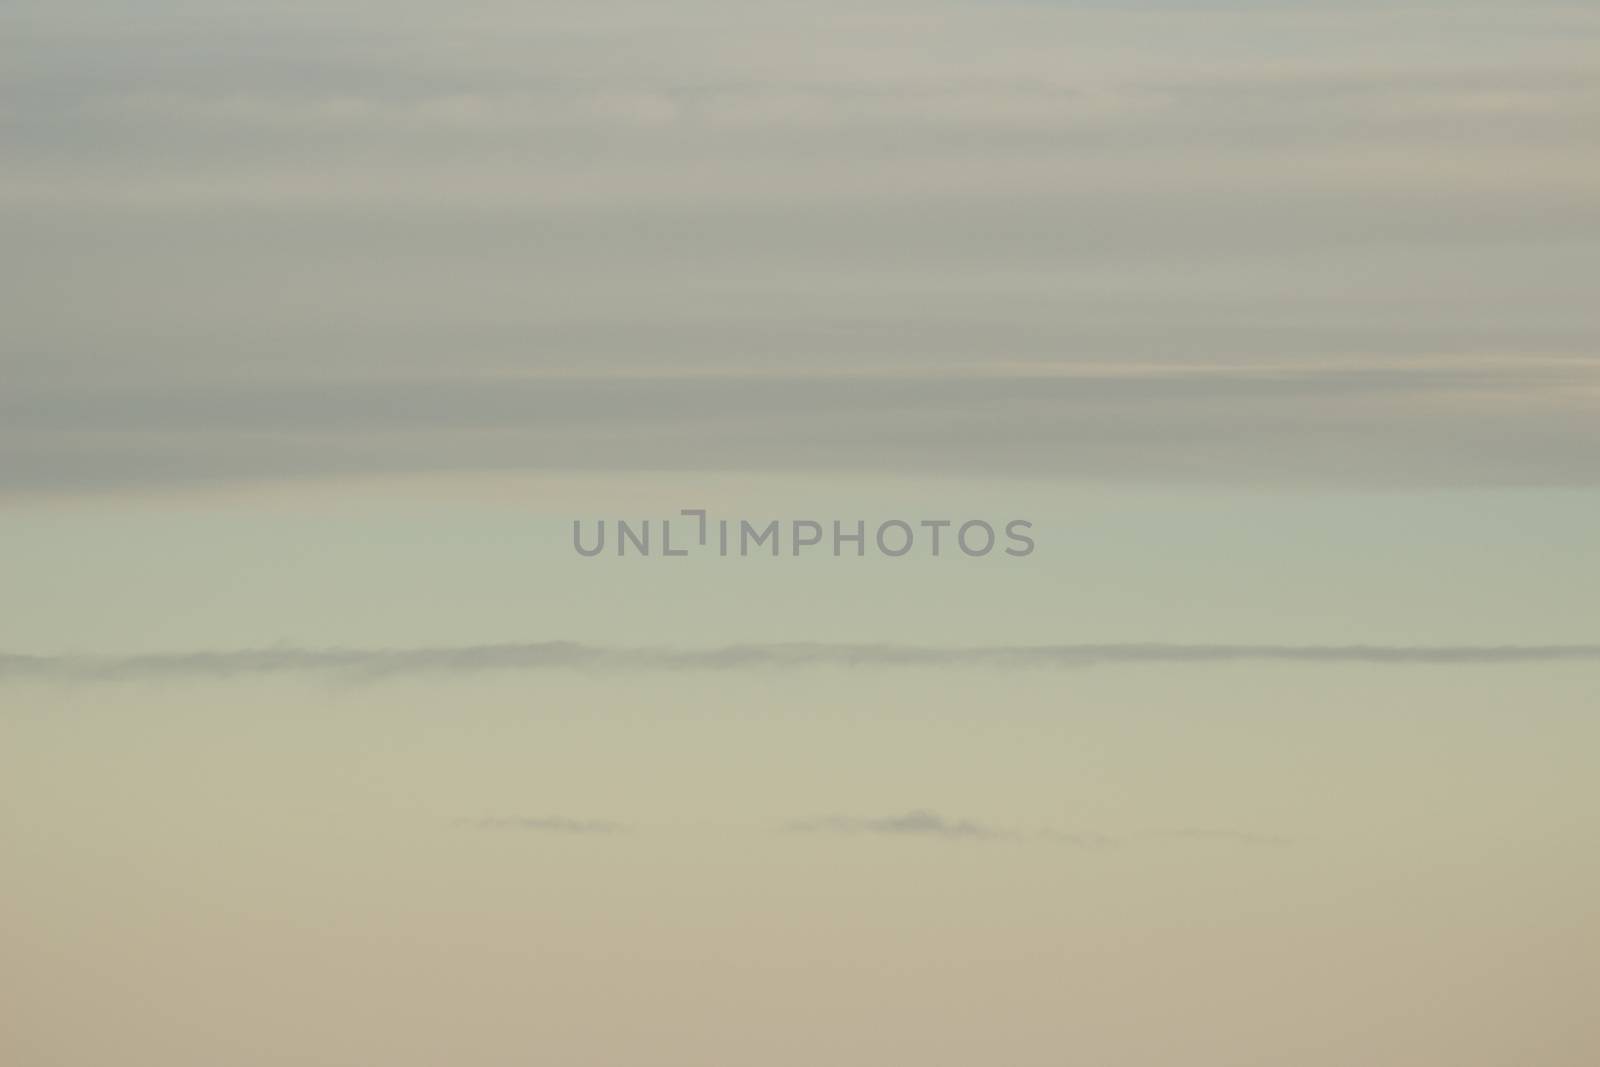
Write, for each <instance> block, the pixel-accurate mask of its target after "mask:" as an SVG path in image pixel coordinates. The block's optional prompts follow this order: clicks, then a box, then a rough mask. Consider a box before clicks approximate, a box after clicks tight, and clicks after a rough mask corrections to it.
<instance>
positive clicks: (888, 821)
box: [785, 809, 1006, 840]
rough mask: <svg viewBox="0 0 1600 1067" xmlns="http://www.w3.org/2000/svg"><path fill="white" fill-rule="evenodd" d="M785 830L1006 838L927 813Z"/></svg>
mask: <svg viewBox="0 0 1600 1067" xmlns="http://www.w3.org/2000/svg"><path fill="white" fill-rule="evenodd" d="M785 829H787V830H790V831H792V832H796V833H830V834H882V835H886V836H891V837H939V838H951V839H966V840H989V839H993V838H998V837H1004V836H1006V835H1005V834H1004V833H1003V832H1002V831H1000V830H996V829H994V828H992V827H989V826H985V825H983V824H982V823H976V822H969V821H967V820H965V819H947V818H945V817H944V816H942V815H940V814H938V813H937V812H932V811H927V810H924V809H918V810H916V811H908V812H906V813H905V814H903V815H890V816H887V817H883V818H860V817H853V816H848V815H829V816H825V817H823V818H818V819H802V820H799V821H797V822H792V823H789V824H788V825H787V826H786V827H785Z"/></svg>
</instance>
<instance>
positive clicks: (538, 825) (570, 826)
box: [457, 815, 627, 834]
mask: <svg viewBox="0 0 1600 1067" xmlns="http://www.w3.org/2000/svg"><path fill="white" fill-rule="evenodd" d="M457 821H458V822H459V823H460V824H461V825H463V826H471V827H476V828H477V829H480V830H521V831H527V832H529V833H547V834H617V833H622V832H624V831H626V830H627V827H626V826H625V825H624V824H623V823H619V822H608V821H606V820H602V819H568V818H564V817H562V816H559V815H554V816H532V817H530V816H493V817H489V818H479V819H460V820H457Z"/></svg>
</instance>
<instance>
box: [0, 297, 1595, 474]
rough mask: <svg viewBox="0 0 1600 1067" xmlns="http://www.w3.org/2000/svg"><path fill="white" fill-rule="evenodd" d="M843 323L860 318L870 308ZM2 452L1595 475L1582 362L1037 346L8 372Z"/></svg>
mask: <svg viewBox="0 0 1600 1067" xmlns="http://www.w3.org/2000/svg"><path fill="white" fill-rule="evenodd" d="M814 328H815V327H813V329H814ZM928 328H929V327H928V326H916V325H911V326H908V327H907V329H909V330H911V332H912V333H913V334H918V335H920V334H919V331H922V330H925V329H928ZM847 332H848V331H847ZM833 343H835V344H839V343H844V344H852V343H856V342H854V341H852V340H850V339H849V338H848V337H844V338H842V339H841V338H836V339H834V342H833ZM862 343H872V344H877V343H879V341H878V340H877V339H874V338H873V337H871V331H870V330H868V331H866V334H865V335H864V336H863V338H862ZM884 343H887V344H890V345H901V344H904V343H906V342H905V341H904V340H903V339H902V340H898V341H897V340H893V339H890V340H888V341H886V342H884ZM974 343H976V338H974ZM0 452H3V453H4V454H5V455H6V457H7V462H6V463H5V464H4V465H3V468H0V491H3V490H7V489H10V490H27V489H48V488H52V487H54V488H66V487H76V488H97V487H99V488H106V487H125V486H139V485H161V484H184V483H202V484H203V483H207V482H216V481H238V480H252V479H262V478H296V477H316V476H330V475H346V476H370V475H404V474H414V473H426V472H443V471H472V470H476V471H492V470H553V469H554V470H577V471H623V470H633V469H637V468H638V467H639V466H640V465H641V464H642V463H645V462H646V460H645V459H644V457H649V458H648V464H649V466H650V467H651V469H654V470H679V471H707V470H741V471H750V470H757V471H774V470H794V469H801V470H804V469H823V470H826V469H850V470H855V471H859V470H863V469H869V470H878V471H883V472H905V471H911V472H938V473H950V472H955V473H961V472H966V473H989V474H992V473H994V472H1000V471H1004V472H1006V473H1007V474H1009V475H1012V476H1018V477H1037V478H1045V479H1054V478H1097V477H1103V476H1110V477H1125V478H1134V479H1159V478H1171V477H1174V476H1175V475H1176V474H1177V473H1178V472H1181V473H1182V476H1183V478H1184V479H1185V480H1187V481H1190V482H1194V481H1206V482H1213V483H1229V482H1239V481H1246V482H1251V483H1256V482H1262V481H1266V482H1274V483H1282V482H1292V483H1294V484H1301V485H1304V484H1329V483H1333V484H1358V485H1372V484H1390V485H1411V486H1415V485H1437V484H1479V485H1481V484H1508V483H1509V484H1552V483H1554V484H1600V459H1597V458H1596V457H1600V363H1596V362H1595V361H1593V360H1542V361H1541V360H1532V359H1522V360H1511V359H1501V360H1481V361H1477V362H1464V361H1454V362H1451V363H1446V364H1439V363H1432V364H1429V363H1427V362H1420V361H1410V362H1400V361H1396V362H1395V363H1391V365H1387V366H1385V365H1381V364H1380V365H1374V364H1372V363H1371V362H1367V363H1361V362H1357V361H1351V362H1348V363H1346V364H1344V365H1340V364H1338V363H1335V362H1330V361H1323V362H1320V363H1313V364H1310V365H1306V364H1302V365H1301V366H1299V367H1285V366H1277V365H1273V364H1271V363H1270V362H1250V361H1242V360H1235V361H1232V362H1231V363H1229V364H1217V363H1214V362H1213V363H1209V364H1207V363H1183V362H1173V361H1164V362H1162V361H1141V362H1129V363H1125V364H1123V365H1121V366H1115V365H1109V364H1105V363H1100V364H1087V365H1085V364H1075V363H1073V362H1071V361H1064V360H1058V361H1056V362H1054V363H1040V362H1034V363H1032V364H1031V365H1030V364H1027V363H1024V364H1021V365H1019V364H1009V365H1007V364H999V365H991V366H989V367H987V368H984V369H983V370H981V371H978V370H975V369H973V368H970V367H968V368H963V367H960V366H951V365H948V364H947V365H945V366H942V367H940V366H924V367H920V368H915V369H907V368H901V369H900V370H897V371H890V370H878V371H867V372H864V373H863V372H856V373H845V372H838V371H836V372H829V371H826V370H824V369H822V368H813V369H811V370H809V371H806V372H803V373H799V372H795V371H793V370H788V371H780V370H777V369H775V368H771V367H762V368H749V369H746V370H744V371H735V370H731V369H723V370H719V371H714V372H702V373H678V374H673V373H670V372H669V373H656V374H651V375H643V374H641V375H630V376H622V375H617V374H601V375H593V374H591V375H582V374H566V373H561V372H550V373H544V374H538V373H530V374H523V375H493V376H488V377H483V378H477V377H462V378H454V379H451V378H438V377H431V378H428V379H415V380H405V381H395V380H388V381H376V380H366V381H360V380H355V381H348V382H334V381H323V382H318V383H310V382H300V383H282V382H270V383H269V382H255V383H252V384H249V385H238V384H234V385H220V384H211V385H201V384H190V385H185V386H175V385H170V384H169V385H160V386H157V385H106V384H92V383H75V384H72V385H38V384H34V385H30V384H29V383H27V382H18V383H15V384H14V385H12V387H11V388H9V389H8V390H7V391H6V396H5V397H4V398H3V399H0Z"/></svg>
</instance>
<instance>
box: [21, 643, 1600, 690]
mask: <svg viewBox="0 0 1600 1067" xmlns="http://www.w3.org/2000/svg"><path fill="white" fill-rule="evenodd" d="M1562 662H1567V663H1573V662H1577V663H1595V662H1600V644H1571V645H1269V644H1172V643H1161V642H1148V643H1118V644H1055V645H967V646H940V645H896V644H871V643H855V644H851V643H826V642H776V643H771V644H742V645H724V646H721V647H717V648H705V649H692V648H677V647H671V646H664V645H632V646H630V645H603V644H590V643H585V642H580V641H543V642H532V643H527V644H498V645H457V646H440V647H414V648H326V649H313V648H294V647H287V646H286V647H274V648H258V649H241V650H238V651H231V652H210V651H196V652H165V653H146V654H143V655H135V656H72V655H68V656H39V655H22V654H14V653H0V679H7V678H9V679H14V680H15V679H43V680H60V681H140V680H162V679H186V678H192V679H204V678H232V677H245V676H251V675H278V674H323V675H332V676H336V677H341V678H346V679H352V680H362V679H382V678H390V677H397V676H408V675H428V674H438V675H463V674H480V673H485V672H493V671H536V670H592V671H732V670H763V669H791V670H792V669H805V668H955V667H984V668H1005V669H1024V668H1028V669H1047V668H1064V667H1094V666H1113V665H1136V664H1171V665H1176V664H1220V663H1290V664H1304V665H1314V664H1326V665H1335V664H1366V665H1372V666H1408V665H1409V666H1473V665H1477V666H1491V665H1496V664H1516V663H1562Z"/></svg>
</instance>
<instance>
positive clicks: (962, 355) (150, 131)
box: [0, 0, 1600, 492]
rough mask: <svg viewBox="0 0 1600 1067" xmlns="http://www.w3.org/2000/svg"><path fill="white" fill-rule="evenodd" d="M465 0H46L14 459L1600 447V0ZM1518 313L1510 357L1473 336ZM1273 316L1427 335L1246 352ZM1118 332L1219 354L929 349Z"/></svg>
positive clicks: (24, 470)
mask: <svg viewBox="0 0 1600 1067" xmlns="http://www.w3.org/2000/svg"><path fill="white" fill-rule="evenodd" d="M68 6H70V5H68ZM180 7H181V8H182V10H183V16H182V17H181V18H176V17H163V16H162V15H161V14H160V12H163V11H166V12H169V13H171V12H173V11H176V10H177V9H178V8H180ZM470 7H471V12H470V13H463V12H459V11H456V10H455V9H454V8H447V7H446V6H444V5H431V6H428V7H426V9H423V8H420V7H419V8H416V9H415V10H412V11H410V12H409V14H408V15H407V17H406V18H404V19H401V20H399V21H398V22H396V21H395V20H394V19H392V18H390V17H388V12H387V10H386V9H385V10H384V11H382V12H380V11H379V9H378V8H377V7H376V6H373V5H370V4H368V3H362V2H357V3H350V2H348V0H346V2H338V3H334V4H331V5H326V4H318V5H294V6H291V7H277V8H273V9H271V10H263V11H261V12H259V13H258V14H259V16H260V17H259V18H258V19H255V20H253V21H252V25H251V32H250V33H249V34H248V35H241V34H240V33H239V29H238V26H237V24H236V21H234V20H231V19H229V18H227V17H225V16H224V15H222V14H219V13H216V12H213V13H211V14H206V13H204V12H202V11H199V10H192V9H193V8H195V5H192V4H190V5H176V6H175V5H174V4H173V3H172V0H152V3H151V4H147V5H140V9H139V10H140V15H139V16H138V17H135V16H133V15H132V14H130V13H129V12H128V11H121V10H113V7H104V8H102V9H100V10H97V11H96V13H95V14H94V15H93V17H89V18H84V17H80V16H75V15H70V14H64V13H63V11H62V10H60V9H62V8H63V5H60V4H54V5H50V4H43V3H36V2H29V3H28V4H26V5H25V8H26V10H28V12H29V14H28V15H27V16H25V17H19V18H17V19H14V20H13V21H14V23H15V25H11V26H8V30H12V31H14V34H15V35H16V37H17V43H16V47H15V48H14V49H13V51H15V53H16V61H15V62H12V63H8V64H7V66H6V69H5V71H4V72H3V74H0V96H3V97H4V98H5V104H4V109H5V110H4V114H5V116H6V121H5V122H4V123H3V124H0V156H3V158H5V159H6V162H7V166H6V167H5V169H4V174H3V175H0V228H3V240H4V242H5V247H6V249H7V252H8V253H9V254H8V255H7V256H6V257H3V259H4V261H3V262H0V291H5V292H6V293H7V295H8V297H9V299H8V301H7V305H6V312H7V317H6V338H7V344H6V345H5V346H4V351H3V352H0V380H3V381H4V382H5V384H6V389H5V390H4V391H3V394H0V456H3V457H4V462H3V463H0V491H4V490H50V491H63V492H74V491H86V490H97V489H104V488H107V487H117V488H122V487H135V488H137V487H144V486H152V485H156V486H162V485H171V484H214V483H219V482H225V483H241V482H251V481H259V480H265V479H297V478H306V479H309V478H339V477H358V476H366V475H394V474H408V473H416V474H423V473H430V472H457V471H478V472H481V471H492V470H506V469H524V470H534V469H543V470H549V469H566V470H596V469H605V470H639V469H642V468H646V467H648V468H651V469H661V468H670V469H677V470H721V469H744V470H752V469H754V470H763V471H766V470H779V469H796V468H800V469H809V470H840V469H849V470H852V471H854V470H862V469H867V470H880V471H892V472H900V471H904V470H908V469H909V470H916V471H919V472H940V473H942V472H946V471H957V472H973V471H976V472H980V473H983V474H991V473H993V472H997V471H1004V472H1005V473H1008V474H1016V475H1048V476H1055V477H1085V478H1094V479H1102V478H1104V479H1118V478H1129V479H1148V478H1165V479H1177V480H1181V481H1183V482H1184V483H1185V484H1194V483H1197V482H1206V481H1227V482H1231V483H1234V484H1238V483H1241V482H1242V483H1248V484H1252V485H1255V484H1263V483H1270V484H1286V483H1289V484H1295V485H1304V484H1313V483H1330V482H1331V483H1339V484H1355V485H1361V486H1367V485H1375V484H1376V485H1385V486H1387V485H1394V484H1401V485H1406V486H1438V485H1460V484H1474V485H1500V484H1534V483H1537V484H1564V485H1574V484H1577V485H1595V484H1600V460H1597V459H1596V458H1595V457H1597V456H1600V429H1597V427H1600V414H1597V412H1600V406H1597V405H1600V400H1597V398H1600V389H1597V387H1596V377H1595V375H1594V373H1593V372H1592V371H1590V372H1586V373H1583V374H1580V373H1577V372H1574V373H1573V374H1571V375H1570V376H1568V377H1566V378H1564V379H1562V378H1560V377H1559V376H1557V375H1553V374H1552V373H1551V372H1550V371H1549V369H1548V368H1538V367H1536V366H1534V365H1532V363H1531V362H1529V361H1525V360H1524V358H1523V357H1533V356H1539V355H1541V354H1548V355H1556V356H1561V355H1568V356H1582V355H1585V354H1587V353H1592V352H1594V351H1595V350H1596V342H1597V339H1600V327H1597V320H1596V318H1595V315H1594V302H1593V300H1592V293H1591V290H1592V288H1593V286H1592V284H1590V282H1589V279H1590V277H1591V276H1592V275H1593V273H1594V272H1593V269H1592V262H1591V261H1592V258H1593V256H1592V244H1593V241H1592V235H1593V234H1594V233H1595V232H1596V220H1597V216H1600V208H1597V207H1596V201H1595V198H1594V196H1593V195H1592V190H1593V188H1594V187H1595V185H1596V182H1597V176H1600V151H1596V147H1595V141H1594V138H1593V137H1592V136H1589V133H1590V131H1591V130H1592V129H1594V128H1595V125H1596V119H1597V117H1600V75H1597V73H1596V72H1595V69H1594V63H1593V61H1592V54H1591V53H1592V48H1593V45H1592V42H1593V40H1594V36H1593V34H1594V30H1595V27H1596V26H1597V25H1600V22H1597V17H1596V15H1595V13H1594V12H1590V11H1584V10H1580V9H1578V8H1576V7H1574V6H1572V5H1565V6H1559V5H1545V4H1537V3H1535V4H1524V5H1490V6H1488V7H1483V6H1481V5H1480V6H1475V7H1472V8H1471V9H1470V10H1460V11H1457V10H1454V9H1452V11H1451V17H1450V18H1448V19H1443V18H1440V17H1439V11H1440V10H1442V8H1440V9H1435V10H1429V9H1428V7H1427V6H1426V5H1425V6H1424V7H1423V8H1409V7H1408V8H1406V9H1404V10H1396V9H1394V8H1393V5H1354V6H1352V5H1350V4H1343V3H1334V2H1332V0H1301V2H1297V3H1294V4H1292V5H1290V7H1292V12H1286V11H1285V10H1280V9H1282V8H1283V7H1284V5H1282V4H1277V5H1273V4H1264V3H1254V2H1252V3H1223V4H1212V3H1205V4H1194V3H1187V2H1178V0H1173V2H1171V3H1155V4H1150V3H1143V2H1141V3H1137V4H1132V5H1129V4H1125V3H1121V2H1099V0H1094V2H1090V3H1071V4H1054V3H1052V4H1038V3H1016V4H991V3H969V2H962V3H955V4H952V5H945V6H941V8H940V9H939V11H938V12H937V14H936V15H935V14H933V13H932V12H930V10H929V9H928V8H927V7H926V5H921V4H913V3H902V2H899V0H889V2H887V3H882V4H877V3H875V4H872V5H868V8H867V9H863V8H861V6H860V5H854V4H845V3H842V2H839V0H820V2H819V3H813V4H804V5H779V6H776V7H774V6H772V5H748V4H736V3H732V2H731V0H689V2H686V3H681V4H680V3H674V4H672V5H660V4H653V5H651V4H633V3H627V2H624V3H621V4H610V3H607V4H603V5H583V8H584V11H582V12H580V11H578V10H577V9H576V6H575V5H551V4H545V3H533V4H531V5H505V4H491V5H490V9H489V10H482V9H480V8H479V6H478V5H470ZM669 8H670V10H669ZM591 9H592V10H591ZM152 12H153V13H152ZM623 56H626V57H627V62H619V57H623ZM1289 56H1292V57H1293V59H1294V61H1293V62H1292V63H1290V62H1285V61H1284V60H1283V57H1289ZM85 70H93V71H94V72H95V76H94V77H93V78H85V77H83V74H82V72H83V71H85ZM218 207H226V208H227V210H212V209H213V208H218ZM1486 354H1488V355H1493V356H1495V357H1497V358H1501V359H1503V360H1504V366H1503V367H1502V369H1501V371H1500V372H1499V373H1497V374H1495V375H1491V376H1487V377H1484V376H1478V377H1473V376H1472V375H1463V374H1461V373H1459V371H1460V368H1459V365H1458V364H1459V361H1460V360H1462V359H1465V358H1469V357H1470V358H1475V357H1479V356H1483V355H1486ZM1244 357H1249V358H1253V359H1257V360H1259V361H1261V362H1263V363H1273V364H1276V365H1277V366H1278V367H1279V368H1280V369H1283V368H1296V367H1300V366H1303V365H1305V364H1306V362H1307V361H1315V360H1327V359H1334V360H1338V359H1344V358H1347V357H1352V358H1360V359H1363V360H1370V361H1376V362H1378V363H1384V362H1388V363H1390V364H1391V365H1392V364H1396V363H1399V362H1401V361H1404V360H1407V359H1415V358H1418V357H1423V358H1428V359H1432V360H1435V361H1436V363H1437V366H1436V368H1435V369H1434V371H1432V372H1431V373H1429V374H1427V375H1423V376H1417V375H1414V374H1412V373H1410V372H1407V371H1404V370H1401V369H1398V368H1395V367H1393V366H1391V368H1390V370H1389V371H1388V372H1383V373H1380V372H1370V373H1365V374H1357V375H1350V376H1341V375H1340V374H1337V373H1332V372H1322V373H1317V374H1299V373H1295V374H1293V375H1290V376H1289V377H1286V378H1281V379H1278V380H1268V379H1267V378H1266V377H1264V376H1263V375H1262V374H1260V373H1256V372H1251V373H1236V372H1227V371H1226V370H1225V369H1224V368H1222V367H1221V366H1219V365H1220V364H1224V363H1232V362H1235V361H1237V360H1239V359H1241V358H1244ZM1081 359H1092V360H1097V361H1102V362H1118V361H1123V362H1146V363H1148V362H1151V361H1165V362H1167V363H1169V364H1172V365H1174V366H1180V367H1181V370H1182V371H1183V373H1176V372H1175V373H1170V374H1145V375H1143V376H1141V377H1138V378H1137V379H1135V378H1133V377H1131V376H1130V377H1123V378H1114V377H1111V376H1104V377H1102V378H1099V379H1095V378H1092V377H1079V378H1077V379H1075V380H1072V381H1061V380H1055V379H1052V378H1051V377H1049V375H1048V374H1038V375H1031V376H1030V375H1012V376H1010V377H1005V376H995V379H994V380H985V381H972V380H957V381H945V380H939V376H938V374H937V373H928V372H936V371H937V370H939V369H940V368H942V367H948V366H949V365H951V364H953V363H959V364H962V365H966V366H974V365H984V364H988V363H989V362H990V361H993V360H1006V361H1016V362H1021V361H1030V362H1033V363H1035V364H1038V365H1041V366H1044V367H1046V368H1054V367H1058V366H1060V365H1063V364H1071V363H1074V362H1075V361H1078V360H1081ZM446 360H448V362H449V363H450V365H451V367H452V370H451V372H450V373H452V374H457V375H459V377H458V378H455V379H450V380H444V381H439V380H429V379H430V378H432V379H437V378H439V377H440V376H441V374H440V370H439V368H441V367H442V366H443V364H444V361H446ZM1208 364H1209V365H1211V366H1210V369H1211V370H1213V371H1214V372H1215V373H1213V374H1211V375H1209V376H1206V377H1204V378H1203V380H1196V377H1195V376H1194V375H1192V374H1190V373H1188V372H1190V371H1193V370H1194V369H1195V368H1196V367H1199V366H1204V365H1208ZM826 367H833V368H839V367H850V368H856V367H861V368H870V369H874V370H878V371H883V370H886V369H888V370H899V371H903V372H905V373H902V374H900V375H899V376H897V377H892V378H888V377H887V376H885V378H886V380H880V381H871V380H867V379H866V378H855V379H849V380H841V379H838V378H834V379H828V378H826V377H825V376H821V375H818V376H817V377H816V378H814V379H813V378H810V374H811V372H814V371H820V370H822V369H824V368H826ZM661 368H668V369H669V370H685V369H692V370H700V371H712V370H722V371H726V370H729V369H739V370H760V371H764V372H770V371H772V370H773V369H774V368H786V369H787V370H788V371H789V372H790V373H789V374H788V375H787V376H784V375H769V376H768V377H767V378H766V380H748V376H747V378H746V379H744V380H740V379H737V378H736V377H733V376H725V377H723V378H717V377H716V376H714V375H713V376H709V377H707V378H705V379H704V380H700V381H697V382H694V383H689V384H685V383H681V382H679V383H673V382H670V381H664V380H661V378H660V377H651V376H650V375H649V374H645V373H642V372H643V371H645V370H647V369H649V370H650V371H651V372H652V373H654V372H656V371H659V370H660V369H661ZM552 369H553V370H555V371H558V372H561V373H563V374H566V375H568V376H569V377H574V378H575V376H577V375H579V374H582V373H588V374H593V375H594V379H593V380H573V381H568V382H566V383H562V382H553V381H549V380H546V379H544V378H542V377H541V375H542V373H543V372H544V371H548V370H552ZM629 375H634V377H632V378H630V377H629ZM1358 379H1359V380H1358ZM1469 379H1470V380H1469Z"/></svg>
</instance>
